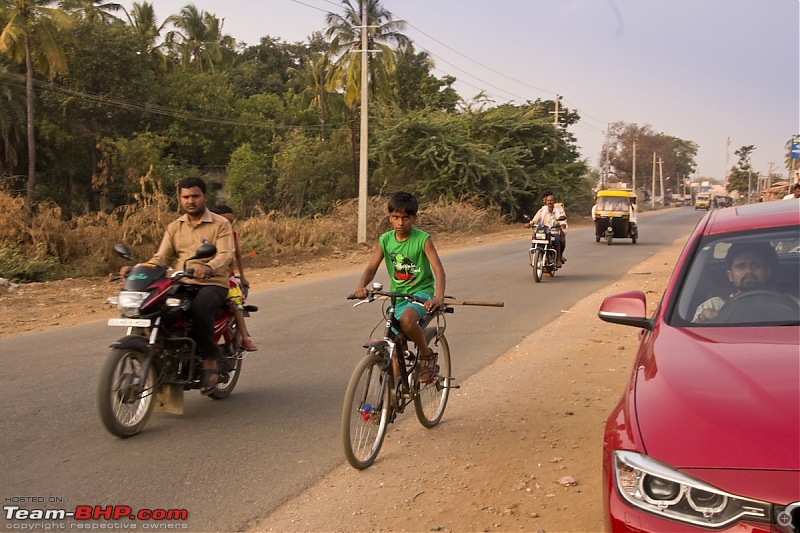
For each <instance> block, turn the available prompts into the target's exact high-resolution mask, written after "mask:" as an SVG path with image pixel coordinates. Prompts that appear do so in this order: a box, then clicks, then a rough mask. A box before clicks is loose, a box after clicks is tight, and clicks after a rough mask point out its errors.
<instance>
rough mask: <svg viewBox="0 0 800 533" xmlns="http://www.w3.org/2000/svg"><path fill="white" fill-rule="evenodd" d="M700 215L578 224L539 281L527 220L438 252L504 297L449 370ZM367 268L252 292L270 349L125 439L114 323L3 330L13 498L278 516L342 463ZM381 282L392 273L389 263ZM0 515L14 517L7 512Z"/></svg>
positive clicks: (474, 284) (462, 292) (463, 286)
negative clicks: (221, 396)
mask: <svg viewBox="0 0 800 533" xmlns="http://www.w3.org/2000/svg"><path fill="white" fill-rule="evenodd" d="M701 216H702V213H697V212H696V211H694V210H693V209H688V208H684V209H671V210H666V211H664V212H659V213H652V214H645V215H643V216H641V217H640V228H641V230H640V241H639V243H638V244H636V245H632V244H631V243H630V241H629V240H620V241H614V244H613V245H612V246H610V247H609V246H607V245H606V244H605V243H600V244H597V243H595V242H594V236H593V233H592V229H591V228H581V229H573V230H572V231H571V232H570V235H569V241H568V248H567V252H566V256H567V257H568V258H569V261H568V263H567V265H566V266H565V268H564V269H562V270H560V271H559V272H558V274H557V275H556V277H554V278H545V279H544V280H543V281H542V282H541V283H539V284H535V283H534V281H533V276H532V272H531V268H530V267H529V266H528V264H527V247H528V244H529V240H528V233H527V231H526V230H524V229H523V228H522V227H520V238H519V240H513V241H509V242H506V243H502V244H496V245H486V246H483V247H480V248H478V249H473V250H464V251H459V252H453V253H447V254H443V255H442V259H443V262H444V265H445V268H446V270H447V275H448V290H447V292H448V294H451V295H453V296H455V297H457V298H459V299H475V300H479V299H483V300H502V301H504V302H505V304H506V305H505V307H504V308H490V307H457V308H456V312H455V314H453V315H448V330H447V332H448V340H449V341H450V345H451V352H452V354H453V372H454V375H455V376H456V377H458V378H466V377H467V376H469V375H471V374H473V373H475V372H476V371H477V370H478V369H480V368H482V367H484V366H485V365H488V364H490V363H491V362H492V361H493V360H494V359H496V358H497V357H498V356H499V355H501V354H503V353H505V352H506V351H507V350H508V349H509V348H511V347H513V346H514V345H515V344H517V343H518V342H519V341H520V339H522V338H523V337H525V336H527V335H528V334H530V333H531V332H532V331H535V330H537V329H538V328H540V327H543V326H545V325H546V324H547V323H549V322H550V321H551V320H552V319H553V318H555V317H556V316H558V314H559V313H560V310H561V309H566V308H569V307H570V306H571V305H572V304H573V303H575V302H577V301H578V300H580V299H581V298H583V297H584V296H586V295H588V294H591V293H593V292H594V291H596V290H598V289H599V288H601V287H602V286H603V285H606V284H609V283H611V282H612V281H614V280H616V279H618V278H619V277H620V276H621V275H622V274H623V273H624V272H626V271H627V270H628V269H630V268H631V267H632V266H633V265H635V264H637V263H639V262H641V261H642V260H643V259H645V258H647V257H649V256H651V255H652V254H654V253H655V252H656V251H657V250H658V249H659V248H661V247H662V246H664V245H666V244H669V243H671V242H673V241H674V240H675V239H676V238H679V237H681V236H685V235H686V234H688V232H689V231H690V230H691V229H692V228H693V227H694V225H695V223H696V222H697V220H699V218H700V217H701ZM434 238H435V237H434ZM320 268H325V265H324V262H321V264H320ZM359 274H360V271H356V270H354V271H353V272H351V273H349V274H346V275H338V276H335V277H331V278H328V279H325V280H321V281H313V282H306V283H301V284H298V285H292V286H287V287H281V288H276V289H270V290H266V291H259V292H254V293H252V294H251V296H250V300H251V301H252V302H253V303H255V304H257V305H259V306H260V307H261V309H262V311H261V312H259V313H257V314H255V315H254V316H253V317H251V318H250V319H249V324H250V329H251V331H252V332H253V333H254V336H255V338H256V340H257V342H258V344H259V347H260V351H258V352H255V353H253V354H251V355H250V356H249V357H248V358H247V359H246V360H245V364H244V369H243V372H242V376H241V379H240V380H239V384H238V386H237V389H236V391H235V392H234V394H233V395H232V396H231V397H230V398H228V399H227V400H224V401H211V400H209V399H207V398H205V397H202V396H200V395H199V394H197V393H190V394H187V396H186V412H185V414H184V415H183V416H180V417H178V416H174V415H166V414H160V413H156V414H154V416H153V417H152V418H151V419H150V422H149V424H148V426H147V427H146V428H145V430H144V431H143V432H142V433H141V434H139V435H137V436H136V437H134V438H131V439H126V440H119V439H116V438H114V437H112V436H111V435H109V434H108V433H106V431H105V430H104V429H103V428H102V427H101V425H100V422H99V419H98V416H97V409H96V406H95V403H94V389H95V384H96V382H97V377H98V372H99V369H100V366H101V364H102V361H103V358H104V357H105V354H106V353H107V351H108V349H107V346H108V344H109V343H110V342H111V341H112V340H114V338H116V337H117V336H119V335H120V334H121V330H120V329H119V328H109V327H106V326H105V324H104V322H92V323H89V324H86V325H82V326H77V327H72V328H67V329H62V330H59V331H57V332H47V333H35V334H28V335H23V336H19V337H14V338H10V339H5V340H2V341H0V354H2V355H0V386H2V391H3V402H2V406H0V415H1V416H2V420H3V431H2V436H0V443H2V459H0V461H1V462H0V465H1V466H2V472H3V489H2V494H1V495H2V497H3V498H4V505H19V506H20V507H21V508H22V509H34V508H40V509H54V508H58V507H60V506H63V507H64V508H65V509H67V510H70V509H71V508H74V507H75V506H76V505H92V506H94V505H101V506H107V505H128V506H130V507H132V508H133V509H134V510H137V509H148V508H149V509H187V510H188V511H189V519H188V521H186V522H182V523H180V525H181V526H183V525H186V526H187V529H186V530H188V531H195V532H199V531H238V530H241V529H242V528H243V527H244V526H245V525H246V524H247V523H249V522H250V521H252V520H253V519H255V518H257V517H259V516H264V515H265V514H267V513H269V512H270V511H271V510H273V509H274V508H276V507H277V506H278V505H279V504H281V503H282V502H284V501H286V500H287V499H288V498H290V497H291V496H293V495H295V494H297V493H298V492H299V491H301V490H303V489H304V488H305V487H308V486H309V485H311V484H312V483H314V482H315V481H316V480H317V479H319V477H320V476H322V475H324V474H325V473H326V472H328V471H330V470H331V469H332V468H333V467H334V466H336V465H338V464H340V463H341V462H343V456H342V452H341V445H340V443H339V435H338V426H339V416H340V412H341V400H342V396H343V394H344V389H345V386H346V384H347V380H348V377H349V374H350V371H351V370H352V367H353V366H354V365H355V363H356V362H357V361H358V360H359V359H360V358H361V357H362V355H363V350H362V349H361V348H360V346H361V344H362V343H363V341H365V340H366V339H367V338H368V337H369V336H370V331H371V330H372V328H373V327H374V326H376V325H378V323H379V318H380V309H379V307H378V304H372V305H363V306H360V307H358V308H357V309H353V308H352V302H349V301H347V300H345V296H346V295H347V294H348V293H350V292H351V291H352V289H353V285H354V284H355V282H356V280H357V279H358V275H359ZM381 276H382V277H381ZM376 279H378V280H382V281H384V282H386V281H387V280H386V275H385V273H380V274H379V275H378V277H377V278H376ZM105 296H107V295H105V294H103V295H98V301H101V300H102V299H103V298H105ZM594 319H595V317H587V323H592V322H591V321H592V320H594ZM445 416H447V415H446V414H445ZM29 497H34V498H41V499H42V500H43V502H42V500H40V501H39V502H37V501H33V502H26V501H25V499H26V498H29ZM50 499H52V500H55V501H54V502H50V503H48V501H49V500H50ZM0 522H3V523H4V525H3V526H2V527H3V529H6V525H5V522H6V512H4V516H3V518H2V519H0ZM133 523H136V522H130V524H133ZM126 524H128V522H122V523H110V525H117V526H119V525H126ZM17 525H19V522H18V523H17ZM67 529H69V524H67ZM140 529H141V527H140Z"/></svg>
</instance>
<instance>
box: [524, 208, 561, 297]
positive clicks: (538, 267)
mask: <svg viewBox="0 0 800 533" xmlns="http://www.w3.org/2000/svg"><path fill="white" fill-rule="evenodd" d="M558 220H566V217H563V216H562V217H559V219H558ZM556 224H558V223H557V222H556ZM557 229H558V228H556V227H555V226H554V227H553V228H551V227H549V226H546V225H544V224H539V225H537V226H536V227H535V228H534V230H533V236H532V237H531V248H530V250H528V257H529V259H530V265H531V267H532V268H533V280H534V281H535V282H536V283H539V282H540V281H542V277H543V276H544V275H545V274H548V275H549V276H550V277H553V276H555V275H556V271H557V270H558V269H559V268H561V267H559V266H557V265H556V260H557V259H558V250H556V245H555V236H554V235H553V231H554V230H557Z"/></svg>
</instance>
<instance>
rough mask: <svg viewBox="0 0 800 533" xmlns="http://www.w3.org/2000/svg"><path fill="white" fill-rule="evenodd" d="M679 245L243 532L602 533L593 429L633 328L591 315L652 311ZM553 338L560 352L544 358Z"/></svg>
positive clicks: (599, 432)
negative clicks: (432, 415)
mask: <svg viewBox="0 0 800 533" xmlns="http://www.w3.org/2000/svg"><path fill="white" fill-rule="evenodd" d="M684 240H685V239H679V240H678V241H676V242H675V243H674V244H673V245H672V246H670V247H667V248H665V249H664V250H662V251H661V252H659V253H657V254H656V255H654V256H653V257H651V258H650V259H649V260H647V261H645V262H643V263H641V264H640V265H637V266H636V267H635V268H633V269H632V270H631V271H629V272H628V273H627V274H626V275H625V276H624V277H623V278H622V279H621V280H620V281H618V282H617V283H615V284H614V285H612V286H610V287H608V288H606V289H604V290H603V291H601V292H598V293H595V294H593V295H591V296H589V297H587V298H585V299H584V300H582V301H581V302H580V303H578V304H577V305H575V306H574V307H572V308H571V309H569V310H565V311H564V312H563V314H562V316H561V317H560V318H559V319H558V320H556V321H555V322H554V323H552V324H551V325H549V326H548V327H547V328H545V329H544V330H541V331H539V332H536V333H534V334H532V335H530V336H529V337H527V338H525V339H524V340H523V341H522V342H521V343H520V344H519V345H518V346H516V347H515V348H514V349H512V350H511V351H509V352H508V353H506V354H504V355H503V356H502V357H500V358H499V359H498V360H497V361H496V362H495V363H493V364H491V365H490V366H488V367H486V368H485V369H484V370H482V371H480V372H479V373H477V374H475V375H473V376H472V377H470V378H469V379H467V380H465V381H464V382H463V383H462V384H461V385H462V386H461V389H458V390H454V391H453V394H452V395H451V397H450V402H449V404H448V407H447V411H446V412H445V416H444V419H443V420H442V422H441V424H440V425H439V426H438V427H436V428H434V429H433V430H426V429H424V428H423V427H422V426H421V425H420V424H419V423H418V422H417V421H416V418H415V417H414V414H413V412H412V413H409V414H407V415H403V417H402V418H400V421H399V423H398V424H397V425H395V426H392V427H390V429H389V432H388V434H387V437H386V441H385V442H384V446H383V448H382V450H381V453H380V455H379V457H378V459H377V461H376V462H375V464H373V465H372V466H371V467H370V468H368V469H367V470H364V471H357V470H354V469H353V468H351V467H350V466H348V465H342V466H340V467H338V468H336V469H334V470H333V471H332V472H331V473H330V474H329V475H327V476H326V477H325V478H323V479H321V480H320V481H319V482H318V483H316V484H315V485H314V486H312V487H311V488H310V489H308V490H307V491H305V492H303V493H302V494H300V495H299V496H297V497H296V498H294V499H292V500H291V501H289V502H287V503H286V504H285V505H283V506H282V507H280V508H279V509H278V510H277V511H275V512H274V513H272V514H270V515H269V516H267V517H265V518H263V519H261V520H259V521H257V522H256V523H255V524H253V525H252V527H251V529H250V531H251V532H255V531H269V532H273V531H276V532H289V531H303V532H322V531H325V532H329V531H347V532H351V531H536V532H554V531H559V532H564V531H591V532H594V531H602V530H603V518H602V502H601V498H600V494H601V490H600V487H601V485H600V484H601V471H600V460H601V443H602V436H603V428H604V423H605V418H606V416H607V415H608V413H609V411H610V410H611V409H612V407H613V405H614V404H615V403H616V401H617V399H618V396H619V394H620V392H621V391H622V388H623V386H624V384H625V382H626V380H627V378H628V373H629V370H630V365H631V363H632V360H633V357H634V356H635V353H636V352H635V347H636V342H637V334H638V330H636V329H634V328H630V327H625V326H616V325H611V324H607V323H604V322H601V321H600V320H599V319H598V318H597V309H598V308H599V306H600V303H601V302H602V300H603V298H604V297H605V296H607V295H609V294H613V293H616V292H622V291H626V290H631V289H642V290H644V291H645V293H646V294H647V297H648V300H649V301H648V305H649V306H650V308H651V311H652V308H653V307H654V306H655V304H656V303H657V301H658V299H659V298H660V296H661V294H662V293H663V290H664V286H665V284H666V281H667V279H668V277H669V274H670V273H671V272H672V269H673V266H674V264H675V261H676V259H677V256H678V254H679V253H680V250H681V248H682V246H683V242H684ZM553 338H560V339H563V340H564V342H563V347H562V349H560V350H554V349H542V347H543V346H550V345H551V339H553ZM408 465H414V466H413V468H410V467H409V466H408ZM566 477H569V478H571V480H573V481H574V484H570V485H569V486H564V485H563V484H562V483H561V482H562V481H563V482H567V481H570V480H565V479H563V478H566Z"/></svg>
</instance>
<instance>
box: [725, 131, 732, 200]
mask: <svg viewBox="0 0 800 533" xmlns="http://www.w3.org/2000/svg"><path fill="white" fill-rule="evenodd" d="M730 160H731V136H730V135H728V137H727V138H726V139H725V181H723V185H725V187H727V186H728V168H729V167H730V166H731V165H730Z"/></svg>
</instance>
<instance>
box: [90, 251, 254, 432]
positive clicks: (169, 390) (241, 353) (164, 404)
mask: <svg viewBox="0 0 800 533" xmlns="http://www.w3.org/2000/svg"><path fill="white" fill-rule="evenodd" d="M114 252H115V253H116V254H117V255H119V256H120V257H122V258H124V259H127V260H129V261H132V262H134V263H135V262H136V261H135V260H134V259H133V257H132V256H131V253H130V250H129V249H128V247H127V246H125V245H124V244H116V245H115V246H114ZM216 253H217V249H216V247H215V246H214V245H211V244H203V245H201V246H200V247H199V248H198V249H197V251H196V252H195V254H194V256H193V257H191V258H189V259H188V260H191V259H207V258H209V257H213V256H214V255H215V254H216ZM188 260H187V261H188ZM192 277H193V270H192V269H188V270H186V269H184V270H176V271H174V272H172V274H171V275H170V276H167V269H166V268H164V267H162V266H159V265H155V264H152V263H138V264H136V265H135V266H134V267H133V268H132V269H131V271H130V273H129V274H128V276H127V277H126V278H125V281H124V283H123V286H122V290H121V291H120V292H119V295H118V296H117V299H116V300H117V302H116V303H117V308H118V309H119V311H120V315H121V318H112V319H110V320H109V321H108V325H109V326H123V327H127V328H128V331H127V334H126V335H125V336H124V337H122V338H120V339H119V340H117V341H115V342H114V343H112V344H111V353H110V354H109V355H108V358H107V359H106V361H105V364H104V365H103V368H102V371H101V373H100V380H99V382H98V385H97V404H98V407H99V410H100V420H102V422H103V425H104V426H105V427H106V429H107V430H108V431H110V432H111V433H112V434H114V435H116V436H118V437H123V438H124V437H131V436H133V435H135V434H137V433H138V432H139V431H141V429H142V428H143V427H144V425H145V424H146V423H147V420H148V419H149V418H150V415H151V414H152V412H153V410H154V409H156V410H159V411H166V412H171V413H176V414H183V391H185V390H189V389H199V388H201V387H202V379H201V378H202V358H201V357H200V356H199V355H198V354H197V345H196V343H195V341H194V339H192V338H191V337H190V336H189V330H190V329H191V317H190V314H189V312H188V311H189V308H190V307H191V304H192V297H193V295H194V294H195V293H196V292H197V290H198V286H197V285H193V284H189V283H183V282H182V280H184V279H187V278H192ZM245 310H246V311H249V312H254V311H257V310H258V308H257V307H256V306H252V305H248V306H245ZM214 338H215V340H216V341H217V344H218V346H219V351H220V353H221V354H222V360H221V361H219V362H218V363H217V367H218V369H219V380H218V385H217V388H216V390H215V391H214V392H213V393H211V394H210V397H211V398H214V399H216V400H221V399H223V398H227V397H228V396H230V394H231V392H233V389H234V387H235V386H236V382H237V381H238V380H239V373H240V372H241V370H242V360H243V359H244V357H245V356H246V355H247V353H248V352H247V351H245V350H244V349H242V348H241V347H240V346H239V335H238V331H237V328H236V321H235V320H234V316H233V312H232V310H231V309H230V307H229V306H227V305H226V306H224V307H222V308H220V309H219V310H218V311H217V313H216V315H215V317H214Z"/></svg>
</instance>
